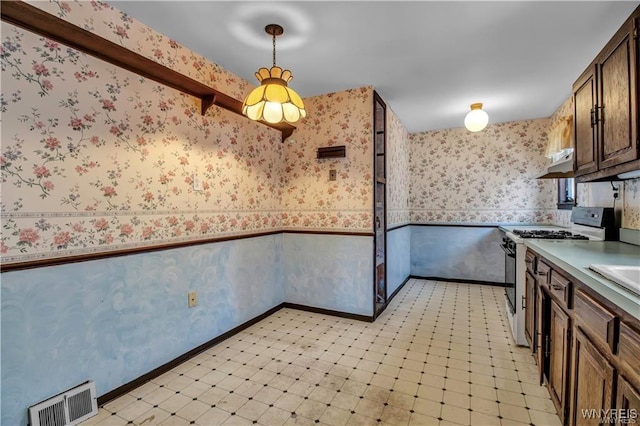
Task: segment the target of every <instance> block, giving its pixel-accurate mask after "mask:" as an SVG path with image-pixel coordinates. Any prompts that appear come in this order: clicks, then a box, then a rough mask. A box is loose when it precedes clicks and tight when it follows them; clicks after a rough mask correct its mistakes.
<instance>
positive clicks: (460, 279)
mask: <svg viewBox="0 0 640 426" xmlns="http://www.w3.org/2000/svg"><path fill="white" fill-rule="evenodd" d="M409 278H415V279H418V280H430V281H444V282H448V283H461V284H480V285H490V286H494V287H504V286H505V283H497V282H493V281H479V280H467V279H464V278H442V277H423V276H421V275H410V276H409Z"/></svg>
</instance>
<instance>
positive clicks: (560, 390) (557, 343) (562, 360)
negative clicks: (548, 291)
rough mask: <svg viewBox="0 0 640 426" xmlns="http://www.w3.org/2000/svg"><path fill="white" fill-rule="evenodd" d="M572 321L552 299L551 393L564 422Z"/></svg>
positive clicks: (550, 343)
mask: <svg viewBox="0 0 640 426" xmlns="http://www.w3.org/2000/svg"><path fill="white" fill-rule="evenodd" d="M570 321H571V320H570V318H569V316H568V315H567V314H566V313H565V312H564V311H563V310H562V308H560V307H559V306H558V305H557V304H556V302H555V301H553V300H552V301H551V319H550V321H549V326H550V328H549V333H550V336H549V340H550V342H549V352H550V353H549V393H550V394H551V400H552V401H553V403H554V404H555V406H556V410H557V411H558V415H559V416H560V419H561V420H562V422H563V423H564V422H565V419H566V414H567V410H566V408H567V375H568V374H567V373H568V372H569V347H570V344H571V332H570V326H571V324H570Z"/></svg>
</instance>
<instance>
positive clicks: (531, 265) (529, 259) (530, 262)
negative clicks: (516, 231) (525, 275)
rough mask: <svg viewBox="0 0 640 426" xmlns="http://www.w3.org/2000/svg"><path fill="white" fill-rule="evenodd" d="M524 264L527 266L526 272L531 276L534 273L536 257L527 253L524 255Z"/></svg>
mask: <svg viewBox="0 0 640 426" xmlns="http://www.w3.org/2000/svg"><path fill="white" fill-rule="evenodd" d="M524 264H525V265H526V266H527V271H529V272H531V273H532V274H533V273H535V271H536V255H535V254H533V253H531V252H530V251H527V252H526V253H525V255H524Z"/></svg>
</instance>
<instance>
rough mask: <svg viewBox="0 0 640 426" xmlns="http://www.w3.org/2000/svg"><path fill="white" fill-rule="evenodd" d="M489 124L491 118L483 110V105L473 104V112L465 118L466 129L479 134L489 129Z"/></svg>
mask: <svg viewBox="0 0 640 426" xmlns="http://www.w3.org/2000/svg"><path fill="white" fill-rule="evenodd" d="M488 123H489V116H488V115H487V113H486V112H484V111H483V110H482V104H481V103H475V104H471V111H469V113H468V114H467V116H466V117H465V118H464V127H466V128H467V130H469V131H470V132H479V131H481V130H483V129H484V128H485V127H487V124H488Z"/></svg>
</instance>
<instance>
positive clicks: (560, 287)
mask: <svg viewBox="0 0 640 426" xmlns="http://www.w3.org/2000/svg"><path fill="white" fill-rule="evenodd" d="M551 288H552V289H554V290H557V291H559V290H564V287H562V286H561V285H558V284H551Z"/></svg>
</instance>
